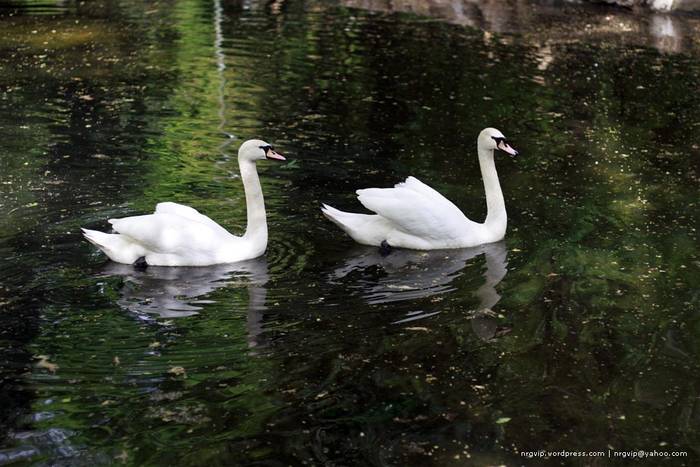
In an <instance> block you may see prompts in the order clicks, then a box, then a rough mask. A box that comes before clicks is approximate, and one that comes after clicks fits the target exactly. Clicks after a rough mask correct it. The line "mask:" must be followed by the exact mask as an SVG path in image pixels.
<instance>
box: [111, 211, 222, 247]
mask: <svg viewBox="0 0 700 467" xmlns="http://www.w3.org/2000/svg"><path fill="white" fill-rule="evenodd" d="M109 223H110V224H112V227H113V228H114V230H115V231H117V232H118V233H120V234H122V235H126V236H127V237H129V238H131V239H133V240H134V241H135V242H138V243H139V244H141V245H143V246H144V247H146V248H147V249H148V250H149V251H152V252H154V253H168V254H186V253H191V252H193V251H210V250H211V249H212V247H213V246H218V245H220V244H221V242H222V241H223V240H226V239H227V237H226V236H228V237H230V235H229V234H226V236H224V235H223V234H222V233H221V232H220V231H218V230H217V229H214V228H212V226H211V225H207V224H205V223H202V222H198V221H196V220H192V219H189V218H187V217H184V216H181V215H177V214H171V213H164V212H159V213H155V214H148V215H145V216H133V217H125V218H122V219H110V220H109ZM222 230H223V229H222ZM224 232H225V231H224Z"/></svg>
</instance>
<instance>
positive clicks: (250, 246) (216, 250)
mask: <svg viewBox="0 0 700 467" xmlns="http://www.w3.org/2000/svg"><path fill="white" fill-rule="evenodd" d="M265 158H270V159H279V160H284V158H283V157H282V156H281V155H279V154H277V153H276V152H275V151H274V150H273V149H272V148H271V146H270V145H269V144H267V143H265V142H264V141H260V140H249V141H246V142H245V143H243V145H241V148H240V149H239V151H238V164H239V166H240V170H241V179H242V181H243V187H244V189H245V198H246V207H247V214H248V225H247V228H246V231H245V234H244V235H243V236H242V237H237V236H235V235H232V234H230V233H229V232H228V231H227V230H226V229H224V228H223V227H221V226H220V225H219V224H217V223H216V222H214V221H213V220H211V219H210V218H209V217H207V216H205V215H203V214H200V213H199V212H198V211H197V210H196V209H193V208H191V207H189V206H183V205H181V204H177V203H171V202H166V203H160V204H158V205H157V206H156V210H155V212H154V213H153V214H148V215H145V216H133V217H125V218H122V219H109V223H110V224H112V228H113V229H114V231H115V232H116V233H114V234H107V233H104V232H99V231H96V230H88V229H82V231H83V235H84V236H85V238H86V239H87V240H88V241H90V242H91V243H93V244H94V245H96V246H97V247H98V248H99V249H100V250H102V251H103V252H104V253H105V254H106V255H107V256H109V258H110V259H111V260H112V261H116V262H117V263H125V264H132V263H134V262H135V261H136V260H138V259H139V258H144V259H145V261H146V264H147V265H150V266H210V265H213V264H223V263H234V262H237V261H244V260H247V259H252V258H256V257H258V256H260V255H262V254H263V253H264V252H265V249H266V248H267V219H266V216H265V201H264V199H263V194H262V188H261V186H260V179H259V177H258V172H257V170H256V167H255V161H256V160H259V159H265Z"/></svg>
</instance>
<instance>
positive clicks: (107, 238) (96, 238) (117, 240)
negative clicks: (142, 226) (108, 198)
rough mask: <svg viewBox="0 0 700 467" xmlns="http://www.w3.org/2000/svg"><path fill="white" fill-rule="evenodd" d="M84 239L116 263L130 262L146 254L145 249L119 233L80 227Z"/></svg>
mask: <svg viewBox="0 0 700 467" xmlns="http://www.w3.org/2000/svg"><path fill="white" fill-rule="evenodd" d="M80 230H82V232H83V236H84V237H85V239H86V240H87V241H88V242H90V243H92V244H93V245H95V246H96V247H97V248H99V249H100V250H102V251H103V252H104V254H106V255H107V256H109V259H111V260H112V261H116V262H117V263H124V264H132V263H133V262H134V261H136V260H137V259H138V258H140V257H141V256H145V255H146V250H145V249H144V248H143V247H142V246H141V245H139V244H137V243H134V242H133V241H131V240H130V239H129V238H128V237H125V236H124V235H120V234H108V233H104V232H100V231H97V230H89V229H82V228H81V229H80Z"/></svg>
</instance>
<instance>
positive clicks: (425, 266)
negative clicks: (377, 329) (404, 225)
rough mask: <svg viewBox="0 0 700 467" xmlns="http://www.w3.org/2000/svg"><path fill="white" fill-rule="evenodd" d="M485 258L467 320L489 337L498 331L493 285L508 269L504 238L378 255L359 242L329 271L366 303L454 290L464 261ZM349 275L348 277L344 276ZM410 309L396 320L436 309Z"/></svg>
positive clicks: (497, 297)
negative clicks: (474, 244)
mask: <svg viewBox="0 0 700 467" xmlns="http://www.w3.org/2000/svg"><path fill="white" fill-rule="evenodd" d="M482 254H483V255H484V256H485V259H486V271H485V272H484V279H485V281H484V283H483V284H482V285H481V287H479V288H478V289H477V290H476V291H475V294H476V296H477V297H478V298H479V306H478V307H477V309H476V310H475V312H474V313H473V314H472V318H471V319H470V322H471V325H472V329H473V330H474V333H475V334H476V335H477V336H478V337H479V338H481V339H484V340H489V339H491V338H493V337H494V336H495V335H496V334H497V332H498V321H497V320H496V318H495V316H494V313H493V312H492V311H491V308H493V307H494V306H495V305H496V304H497V303H498V301H499V300H500V299H501V296H500V295H499V293H498V292H497V291H496V286H497V285H498V284H499V283H500V282H501V280H503V278H504V277H505V275H506V273H507V272H508V269H507V266H508V251H507V249H506V245H505V242H504V241H500V242H496V243H490V244H487V245H480V246H478V247H474V248H464V249H459V250H434V251H413V250H398V249H397V250H394V251H392V252H391V253H390V254H389V255H387V256H382V255H381V253H380V252H379V250H378V249H377V248H370V247H361V248H358V249H357V250H355V256H353V257H350V258H348V259H347V260H346V261H345V264H343V265H342V266H340V267H338V268H337V269H335V270H334V271H333V272H332V273H331V274H330V281H331V282H333V283H340V282H341V281H342V282H343V284H344V285H345V286H346V287H347V290H349V291H351V292H356V293H359V294H360V295H361V296H362V297H363V298H364V299H365V300H366V301H367V303H369V304H370V305H379V304H385V303H391V302H399V301H406V300H416V299H420V298H426V297H431V296H434V295H438V294H444V293H447V292H451V291H454V290H455V289H456V287H455V286H454V285H453V282H454V280H455V279H456V278H457V277H459V276H461V275H462V274H463V269H464V268H465V267H466V266H467V264H468V261H469V260H471V259H473V258H476V257H477V256H479V255H482ZM346 277H351V278H352V281H347V280H343V279H344V278H346ZM438 313H439V311H436V312H432V313H424V312H414V313H411V314H409V316H407V317H406V318H404V319H401V320H398V321H395V322H394V323H395V324H401V323H406V322H410V321H414V320H417V319H421V318H426V317H428V316H432V315H435V314H438Z"/></svg>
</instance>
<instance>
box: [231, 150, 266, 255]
mask: <svg viewBox="0 0 700 467" xmlns="http://www.w3.org/2000/svg"><path fill="white" fill-rule="evenodd" d="M238 166H239V167H240V170H241V180H243V189H244V190H245V202H246V207H247V210H248V213H247V214H248V225H247V226H246V229H245V235H244V238H246V239H249V240H252V241H253V242H254V243H255V244H256V245H258V246H260V247H262V248H263V249H264V248H265V247H266V246H267V218H266V216H265V200H264V199H263V193H262V187H261V186H260V178H259V177H258V171H257V169H256V167H255V162H252V161H248V160H240V159H239V161H238Z"/></svg>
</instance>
